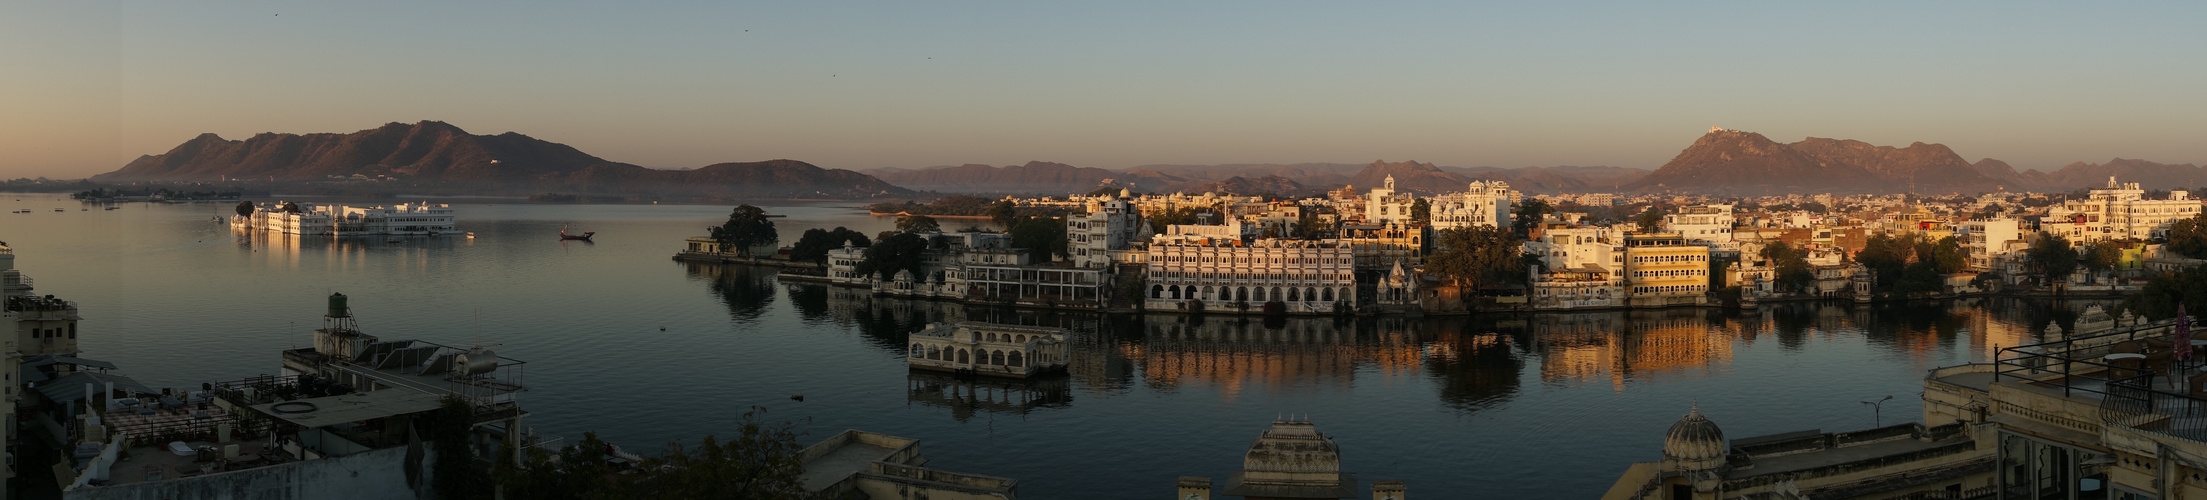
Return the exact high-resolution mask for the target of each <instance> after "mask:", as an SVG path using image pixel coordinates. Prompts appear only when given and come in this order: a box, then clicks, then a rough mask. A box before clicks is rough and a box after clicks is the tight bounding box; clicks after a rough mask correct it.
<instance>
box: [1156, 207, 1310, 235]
mask: <svg viewBox="0 0 2207 500" xmlns="http://www.w3.org/2000/svg"><path fill="white" fill-rule="evenodd" d="M1214 211H1215V210H1214V209H1213V208H1212V207H1179V208H1174V209H1169V210H1159V211H1157V213H1150V214H1142V217H1143V218H1145V219H1149V228H1150V231H1151V232H1155V233H1157V234H1165V226H1174V225H1183V226H1184V225H1189V224H1195V223H1197V222H1200V219H1199V218H1198V217H1197V216H1199V215H1202V214H1203V213H1204V212H1214ZM1304 212H1306V213H1307V212H1309V210H1304Z"/></svg>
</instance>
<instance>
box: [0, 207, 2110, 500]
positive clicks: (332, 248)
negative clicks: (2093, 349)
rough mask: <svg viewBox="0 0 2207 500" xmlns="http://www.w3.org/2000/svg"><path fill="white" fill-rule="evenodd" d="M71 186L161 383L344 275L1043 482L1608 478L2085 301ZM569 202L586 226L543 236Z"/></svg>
mask: <svg viewBox="0 0 2207 500" xmlns="http://www.w3.org/2000/svg"><path fill="white" fill-rule="evenodd" d="M62 198H63V197H57V196H54V195H22V194H12V193H9V194H0V207H6V209H7V210H8V211H13V210H15V209H19V208H22V209H31V210H33V211H34V212H33V213H29V214H0V241H6V242H7V243H9V244H10V245H12V246H14V247H15V252H16V267H18V268H20V269H23V270H24V272H25V273H26V274H28V275H30V276H32V277H34V278H35V279H36V285H37V290H38V291H39V292H40V293H44V294H55V295H59V296H61V297H63V298H66V299H70V300H74V301H77V303H78V305H79V306H80V308H81V309H82V312H83V315H84V318H85V320H84V321H83V323H82V329H83V330H82V331H83V332H84V333H83V334H82V338H81V346H82V348H83V349H84V356H86V357H90V358H94V359H102V360H107V361H113V362H116V363H118V364H120V365H121V366H122V367H123V370H122V372H123V373H125V374H128V375H131V376H133V377H135V378H137V379H139V380H140V381H142V382H145V383H147V384H148V385H152V386H155V387H162V386H195V387H196V386H197V385H199V383H201V382H207V381H217V380H231V379H237V378H242V377H247V376H252V375H258V374H263V373H274V372H276V371H278V368H279V366H280V356H279V351H281V350H283V349H288V348H293V347H297V346H302V345H306V344H307V343H308V342H309V335H310V332H311V331H312V330H313V329H315V328H317V327H319V326H320V325H321V314H322V312H323V306H324V303H325V298H326V297H327V296H328V295H329V294H330V293H331V292H343V293H345V294H346V295H348V296H351V298H352V306H353V309H354V313H355V315H356V316H357V317H358V319H359V323H360V326H361V328H362V329H363V330H364V331H367V332H368V333H371V334H374V335H378V336H380V337H382V338H384V339H386V340H391V339H406V338H415V339H422V340H428V341H434V342H439V343H445V344H451V345H467V344H487V345H496V346H497V350H498V352H499V353H500V354H502V355H505V356H508V357H512V358H517V359H521V360H525V361H528V362H529V364H528V366H527V372H526V377H527V379H526V382H527V384H528V386H529V391H528V392H527V393H526V394H524V395H523V397H522V401H523V405H524V406H525V407H527V408H528V409H529V410H530V411H532V412H533V413H534V416H532V417H530V418H529V419H528V420H526V421H524V423H525V425H527V426H529V427H533V428H535V430H536V431H537V432H538V433H540V434H547V435H552V436H565V437H568V438H569V439H570V441H572V440H573V439H574V438H579V437H580V436H581V434H582V433H583V432H584V431H596V432H597V433H598V434H599V435H600V436H601V437H603V438H605V439H607V440H610V441H613V442H616V443H621V444H623V445H625V446H627V447H629V448H631V449H640V450H653V449H657V447H658V446H660V445H661V444H663V443H666V442H668V441H672V440H694V439H696V438H698V437H700V436H703V435H706V434H714V433H718V434H722V435H726V434H727V433H728V432H730V431H731V429H733V428H734V423H735V421H736V418H737V416H738V415H739V414H740V413H742V412H743V411H744V410H745V409H747V408H750V407H752V406H763V407H766V408H768V409H769V415H770V417H771V418H774V419H778V420H794V421H799V422H800V423H799V428H800V429H801V430H803V431H804V432H806V433H807V436H806V437H805V438H804V439H805V440H806V441H807V442H808V443H809V442H810V440H813V439H819V438H821V437H825V436H827V435H830V434H833V433H835V432H837V431H840V430H842V429H847V428H856V429H865V430H870V431H876V432H882V433H887V434H891V435H897V436H904V437H911V438H918V439H920V440H922V444H921V448H922V450H923V451H924V453H925V454H926V455H927V456H928V457H929V458H930V459H932V461H931V462H930V465H931V466H935V467H939V468H943V469H946V470H952V471H959V472H968V473H975V474H985V475H994V476H1002V477H1009V478H1014V479H1017V480H1018V481H1019V483H1020V487H1019V490H1020V493H1022V494H1023V495H1025V496H1027V497H1030V498H1142V497H1149V498H1162V497H1164V496H1167V495H1170V494H1171V491H1172V488H1173V483H1174V480H1175V479H1176V478H1177V477H1178V476H1183V475H1195V476H1209V477H1212V478H1214V480H1216V481H1217V482H1218V484H1220V485H1223V484H1224V481H1225V479H1226V477H1227V476H1228V475H1229V474H1231V473H1232V472H1233V471H1235V470H1238V469H1239V468H1240V466H1241V459H1242V455H1243V453H1244V452H1245V451H1247V448H1248V446H1249V443H1250V441H1251V440H1253V439H1255V438H1256V436H1257V434H1258V432H1259V431H1261V430H1263V429H1264V428H1266V426H1267V425H1268V424H1269V423H1270V422H1271V421H1272V420H1273V419H1274V418H1276V417H1278V416H1280V415H1286V414H1293V415H1307V416H1308V418H1309V419H1310V420H1313V421H1315V422H1316V423H1317V425H1318V428H1319V430H1320V431H1322V432H1325V433H1327V434H1328V435H1330V436H1332V437H1333V438H1334V439H1335V440H1336V441H1337V442H1339V443H1340V445H1341V447H1342V459H1343V467H1344V468H1345V469H1346V470H1348V471H1350V472H1354V473H1356V474H1357V477H1358V478H1359V479H1361V480H1363V481H1365V482H1366V484H1364V485H1360V486H1359V488H1358V491H1360V492H1362V491H1368V488H1369V482H1370V481H1372V480H1378V479H1402V480H1405V481H1407V482H1408V486H1409V488H1410V490H1411V491H1413V492H1419V493H1418V494H1419V495H1420V496H1426V497H1435V498H1447V497H1455V496H1462V495H1467V494H1470V493H1469V492H1479V494H1480V496H1489V497H1501V498H1589V497H1595V496H1598V495H1600V494H1601V493H1602V492H1603V491H1605V490H1606V489H1607V488H1608V487H1609V485H1610V483H1611V482H1612V481H1614V480H1615V479H1616V476H1617V474H1618V473H1620V472H1621V471H1623V470H1624V468H1625V466H1626V465H1627V464H1628V463H1630V462H1634V461H1641V460H1652V459H1655V458H1657V457H1659V456H1660V454H1661V448H1662V439H1663V433H1664V431H1665V430H1666V429H1668V428H1669V427H1670V425H1671V424H1672V423H1673V422H1675V421H1677V420H1678V418H1679V416H1680V415H1682V414H1684V413H1685V412H1686V409H1687V407H1688V406H1689V405H1690V404H1693V403H1695V402H1697V401H1698V403H1699V404H1700V407H1701V410H1702V412H1703V413H1705V414H1707V415H1709V417H1710V418H1711V419H1713V420H1715V421H1716V422H1717V424H1718V425H1720V426H1722V427H1723V429H1724V430H1725V432H1726V434H1727V435H1728V436H1731V437H1733V438H1735V439H1736V438H1739V437H1745V436H1754V435H1760V434H1769V433H1777V432H1786V431H1794V430H1802V429H1816V428H1820V429H1824V430H1826V431H1833V430H1846V429H1859V428H1867V427H1870V426H1872V420H1873V415H1872V409H1871V408H1870V407H1868V406H1865V405H1863V404H1861V403H1860V402H1861V401H1864V400H1874V399H1878V398H1882V397H1884V396H1887V395H1891V396H1893V397H1894V398H1893V400H1892V401H1889V402H1886V403H1885V405H1884V410H1883V418H1884V422H1885V423H1895V422H1901V421H1914V420H1917V419H1919V418H1920V415H1921V405H1920V400H1919V399H1918V393H1919V392H1920V391H1921V390H1922V377H1923V375H1924V373H1925V371H1926V370H1929V369H1931V368H1934V367H1938V366H1943V365H1952V364H1958V363H1965V362H1969V361H1982V360H1985V359H1987V357H1988V356H1989V355H1990V353H1992V352H1993V351H1994V350H1995V349H1996V346H2013V345H2017V344H2020V343H2027V342H2029V341H2030V340H2031V338H2032V337H2033V336H2034V334H2033V333H2032V332H2036V331H2039V330H2041V329H2043V328H2044V327H2045V325H2046V324H2047V323H2048V322H2059V323H2060V324H2062V326H2063V328H2065V329H2066V328H2068V327H2069V321H2070V320H2071V318H2073V317H2074V313H2073V312H2072V311H2076V310H2081V309H2082V307H2083V304H2082V303H2070V304H2043V303H2041V304H2032V303H2025V302H2017V301H2009V300H1958V301H1949V302H1944V303H1937V304H1923V305H1907V306H1900V305H1879V306H1856V305H1852V304H1838V303H1833V304H1790V305H1783V306H1772V307H1765V308H1763V309H1761V310H1758V311H1746V312H1735V311H1716V310H1671V311H1645V312H1633V313H1622V312H1613V313H1587V314H1543V315H1517V316H1481V317H1476V318H1443V319H1422V320H1401V319H1372V318H1362V319H1356V320H1349V321H1336V320H1332V319H1292V320H1288V321H1285V322H1281V323H1278V324H1267V323H1265V322H1264V321H1262V320H1259V319H1246V320H1245V319H1241V318H1234V317H1227V316H1211V317H1207V318H1200V319H1198V318H1189V317H1183V316H1176V315H1150V316H1147V317H1139V316H1128V315H1122V316H1114V317H1109V318H1102V317H1096V316H1093V315H1085V314H1071V313H1066V314H1059V313H1052V312H1048V311H1021V310H998V309H971V310H969V309H966V308H963V307H959V306H955V305H950V304H944V303H932V302H912V301H893V300H883V299H872V298H870V297H866V296H865V295H863V294H854V293H851V292H849V291H847V290H843V289H832V288H829V287H824V286H818V285H791V284H782V283H778V282H777V281H775V280H774V277H773V274H772V271H771V270H769V269H750V268H743V267H725V266H698V265H686V264H682V263H677V262H673V261H672V260H670V257H671V256H672V255H673V254H674V252H675V251H677V250H679V249H680V248H681V247H682V246H683V242H682V238H684V237H687V236H693V235H700V234H703V233H704V228H705V227H706V226H708V225H714V224H717V223H719V222H720V221H722V220H725V218H726V215H727V213H728V210H729V208H728V207H724V206H677V205H529V204H509V203H496V202H491V203H484V202H482V201H484V200H459V201H456V202H455V201H452V200H430V201H436V202H452V203H454V204H455V206H456V207H457V208H458V209H459V215H460V226H461V230H464V231H472V232H474V233H475V234H476V235H477V237H476V238H474V239H472V240H470V239H466V238H456V237H442V238H408V239H405V240H403V241H402V242H399V243H390V242H387V241H385V240H384V239H381V238H375V239H345V240H332V239H329V238H300V237H290V238H286V237H281V236H278V237H270V236H266V235H261V236H239V235H235V234H232V233H231V231H230V229H229V227H228V226H227V225H223V224H218V223H216V222H214V219H215V218H216V217H218V216H222V215H226V214H229V213H231V210H232V209H231V204H168V205H157V204H145V203H135V204H123V205H119V206H120V207H122V208H121V209H120V210H113V211H105V210H100V208H99V207H96V206H94V207H91V208H92V209H91V210H90V211H79V210H78V209H79V208H83V207H86V206H87V205H80V204H79V203H77V202H74V201H67V200H65V199H62ZM263 201H267V200H263ZM392 202H396V200H394V201H392ZM55 208H65V209H67V211H66V212H53V209H55ZM768 211H770V212H772V213H777V214H786V215H788V217H787V218H782V219H776V224H777V225H778V226H779V227H780V229H781V234H782V237H783V238H784V244H787V243H789V242H793V241H794V240H795V239H796V237H797V236H798V235H799V234H800V233H802V232H803V230H804V229H806V228H811V227H822V228H828V227H834V226H848V227H851V228H853V229H857V230H860V231H862V232H866V233H868V234H872V233H874V232H876V231H881V230H885V229H888V228H890V227H891V226H892V225H893V220H891V219H888V218H877V217H870V216H867V215H865V214H863V213H862V211H860V210H857V209H856V208H855V205H853V204H847V203H841V204H839V203H818V204H793V205H777V206H772V207H768ZM947 225H949V226H952V227H962V226H964V225H968V223H967V222H966V221H963V220H960V221H954V222H951V223H949V224H947ZM563 226H569V227H571V229H572V230H574V231H596V232H597V233H598V237H597V239H598V241H597V242H596V243H583V242H571V241H566V242H563V241H559V240H558V239H557V238H556V236H555V234H556V233H557V232H558V231H559V230H560V229H561V228H562V227H563ZM956 319H978V320H993V321H1002V322H1018V323H1026V324H1042V325H1059V326H1068V327H1072V328H1073V329H1074V331H1075V336H1076V343H1075V347H1074V357H1075V361H1074V364H1073V367H1072V369H1071V370H1070V372H1071V373H1070V374H1068V375H1066V376H1064V377H1062V378H1055V379H1049V380H1042V381H1037V382H1028V383H1017V382H985V381H984V382H973V381H961V380H958V379H952V378H948V377H939V376H931V375H924V374H914V373H910V372H908V371H907V370H906V369H905V365H904V360H903V354H902V349H901V346H903V345H904V337H905V335H906V334H908V333H910V332H912V331H915V330H918V329H919V328H921V327H923V326H924V325H925V324H926V323H927V322H929V321H943V320H956ZM662 328H664V331H662V330H661V329H662ZM795 394H803V395H804V396H805V401H804V402H797V401H792V400H791V399H790V398H789V396H791V395H795Z"/></svg>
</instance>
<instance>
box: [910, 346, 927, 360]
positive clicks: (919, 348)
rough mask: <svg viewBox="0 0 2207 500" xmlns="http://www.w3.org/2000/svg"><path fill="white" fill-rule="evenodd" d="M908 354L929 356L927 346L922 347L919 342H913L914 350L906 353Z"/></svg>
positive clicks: (920, 356)
mask: <svg viewBox="0 0 2207 500" xmlns="http://www.w3.org/2000/svg"><path fill="white" fill-rule="evenodd" d="M906 356H911V357H915V358H924V357H927V348H926V347H922V346H920V345H919V344H912V352H911V353H909V354H906Z"/></svg>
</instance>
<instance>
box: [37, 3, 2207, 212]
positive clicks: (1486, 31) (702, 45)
mask: <svg viewBox="0 0 2207 500" xmlns="http://www.w3.org/2000/svg"><path fill="white" fill-rule="evenodd" d="M2203 21H2207V6H2203V5H2202V4H2201V3H2200V2H2167V3H2123V4H2103V3H2078V2H2060V3H2026V2H1983V3H1963V2H1893V3H1868V2H1861V3H1856V2H1834V3H1821V2H1819V3H1804V2H1753V3H1745V2H1742V3H1694V4H1691V5H1675V4H1674V3H1673V2H1615V3H1606V2H1605V3H1570V2H1511V3H1494V4H1484V3H1469V2H1435V3H1390V4H1384V5H1369V4H1363V3H1340V2H1313V3H1290V2H1258V3H1227V2H1156V3H1149V2H1129V3H1120V2H1003V3H978V2H976V3H945V2H882V3H855V2H772V3H761V4H743V5H732V4H731V3H728V2H695V3H692V2H663V3H652V4H640V3H632V2H578V3H563V2H537V1H531V2H520V1H512V2H383V1H375V2H367V1H307V2H120V3H118V2H100V1H84V2H61V1H45V0H15V1H10V2H6V3H5V4H0V177H6V178H13V177H20V176H49V177H56V178H74V177H83V176H86V175H91V174H95V173H100V172H105V171H109V170H113V169H114V168H116V167H119V166H120V165H121V164H122V163H123V162H125V161H128V160H129V159H131V158H134V157H137V156H138V155H142V154H156V153H160V152H163V151H166V150H168V149H169V148H171V147H174V146H175V145H176V144H177V143H180V142H183V141H185V140H187V139H190V138H191V137H192V136H194V135H197V134H199V133H202V132H214V133H218V134H221V135H222V136H223V137H227V138H232V139H241V138H245V137H248V136H250V135H252V134H254V133H259V132H351V131H355V130H360V129H365V128H371V127H375V126H378V125H381V124H383V123H386V122H393V121H399V122H413V121H418V120H424V119H433V120H443V121H447V122H451V123H453V124H455V125H459V126H460V127H462V128H466V129H468V130H469V131H471V132H474V133H483V134H488V133H500V132H506V131H516V132H521V133H524V134H529V135H531V136H535V137H538V138H541V139H546V140H551V141H557V142H562V143H566V144H569V145H572V146H575V147H577V148H580V149H582V150H584V151H587V152H590V153H592V154H596V155H598V156H601V157H605V158H607V159H610V160H614V161H624V162H629V163H636V164H640V165H644V166H648V167H655V168H685V167H697V166H702V165H706V164H710V163H716V162H723V161H750V160H763V159H771V158H793V159H799V160H805V161H809V162H812V163H814V164H818V165H821V166H825V167H829V168H854V169H864V168H874V167H887V166H900V167H920V166H928V165H942V164H959V163H988V164H997V165H1002V164H1011V163H1022V162H1025V161H1028V160H1047V161H1058V162H1065V163H1070V164H1073V165H1078V166H1094V167H1104V168H1121V167H1128V166H1134V165H1141V164H1150V163H1241V162H1367V161H1371V160H1374V159H1387V160H1389V161H1400V160H1418V161H1428V162H1438V163H1440V164H1442V165H1455V166H1478V165H1491V166H1504V167H1514V166H1530V165H1618V166H1629V167H1641V168H1653V167H1656V166H1659V165H1661V164H1662V163H1663V162H1665V161H1667V160H1669V159H1670V158H1671V157H1672V156H1673V155H1675V154H1677V152H1678V151H1679V150H1680V149H1682V148H1684V147H1685V146H1686V145H1687V144H1689V143H1691V142H1692V141H1693V139H1694V138H1696V137H1698V136H1700V135H1701V134H1702V133H1703V132H1704V131H1706V130H1707V129H1708V128H1709V126H1711V125H1722V126H1725V127H1728V128H1734V129H1740V130H1748V131H1755V132H1761V133H1763V134H1764V135H1767V136H1770V137H1771V138H1772V139H1777V140H1780V141H1789V142H1790V141H1795V140H1800V139H1801V138H1802V137H1806V136H1817V137H1839V138H1852V139H1861V140H1865V141H1869V142H1871V143H1875V144H1886V145H1906V144H1908V143H1910V142H1915V141H1924V142H1940V143H1945V144H1947V145H1949V146H1952V147H1953V148H1954V149H1955V150H1956V151H1957V152H1959V153H1961V154H1962V155H1963V156H1965V157H1967V158H1969V159H1971V160H1976V159H1977V158H1982V157H1993V158H2000V159H2003V160H2007V161H2009V162H2010V163H2013V164H2015V165H2016V166H2017V167H2019V168H2040V169H2051V168H2053V167H2057V166H2059V165H2062V164H2066V163H2069V162H2073V161H2091V162H2101V161H2106V160H2107V159H2109V158H2112V157H2117V156H2120V157H2125V158H2144V159H2148V160H2153V161H2160V162H2168V163H2202V162H2207V141H2203V140H2202V139H2203V138H2207V29H2202V28H2201V26H2202V25H2203Z"/></svg>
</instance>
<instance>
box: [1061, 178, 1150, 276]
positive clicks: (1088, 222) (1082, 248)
mask: <svg viewBox="0 0 2207 500" xmlns="http://www.w3.org/2000/svg"><path fill="white" fill-rule="evenodd" d="M1095 205H1096V206H1095V208H1094V209H1092V210H1090V211H1089V213H1087V214H1086V215H1074V216H1070V217H1066V218H1065V248H1066V250H1065V253H1066V258H1067V259H1069V260H1071V261H1072V263H1073V267H1088V268H1098V269H1101V268H1107V267H1111V265H1112V264H1114V263H1128V264H1139V263H1141V261H1140V257H1139V256H1141V255H1143V253H1144V252H1142V251H1141V248H1140V247H1141V245H1142V242H1143V241H1144V240H1148V239H1149V236H1150V232H1151V231H1150V226H1149V222H1147V221H1145V220H1143V219H1142V211H1141V210H1138V209H1136V208H1135V207H1134V205H1133V204H1132V203H1130V202H1128V201H1127V199H1126V192H1125V191H1121V192H1120V197H1119V198H1117V199H1112V200H1105V201H1102V202H1098V203H1095Z"/></svg>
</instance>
